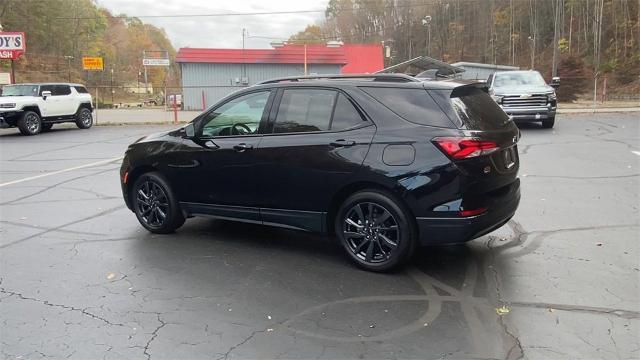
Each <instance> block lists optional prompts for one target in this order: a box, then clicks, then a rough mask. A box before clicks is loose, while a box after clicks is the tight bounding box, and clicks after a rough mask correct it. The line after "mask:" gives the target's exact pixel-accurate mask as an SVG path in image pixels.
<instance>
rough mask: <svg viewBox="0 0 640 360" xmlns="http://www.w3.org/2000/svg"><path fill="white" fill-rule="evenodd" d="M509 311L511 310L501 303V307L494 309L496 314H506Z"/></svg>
mask: <svg viewBox="0 0 640 360" xmlns="http://www.w3.org/2000/svg"><path fill="white" fill-rule="evenodd" d="M509 312H511V310H510V309H509V308H508V307H507V306H506V305H502V306H501V307H499V308H497V309H496V313H497V314H498V315H506V314H508V313H509Z"/></svg>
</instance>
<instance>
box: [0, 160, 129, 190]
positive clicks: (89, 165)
mask: <svg viewBox="0 0 640 360" xmlns="http://www.w3.org/2000/svg"><path fill="white" fill-rule="evenodd" d="M122 158H123V157H122V156H119V157H116V158H112V159H107V160H100V161H96V162H92V163H90V164H85V165H80V166H74V167H70V168H67V169H62V170H58V171H52V172H48V173H45V174H42V175H36V176H30V177H26V178H23V179H18V180H13V181H9V182H6V183H2V184H0V187H4V186H8V185H13V184H18V183H21V182H25V181H31V180H35V179H40V178H43V177H47V176H52V175H58V174H62V173H66V172H69V171H73V170H79V169H84V168H88V167H92V166H98V165H103V164H108V163H110V162H113V161H117V160H122Z"/></svg>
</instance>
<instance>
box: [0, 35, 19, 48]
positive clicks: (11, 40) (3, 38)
mask: <svg viewBox="0 0 640 360" xmlns="http://www.w3.org/2000/svg"><path fill="white" fill-rule="evenodd" d="M0 50H22V51H24V50H25V43H24V33H21V32H0Z"/></svg>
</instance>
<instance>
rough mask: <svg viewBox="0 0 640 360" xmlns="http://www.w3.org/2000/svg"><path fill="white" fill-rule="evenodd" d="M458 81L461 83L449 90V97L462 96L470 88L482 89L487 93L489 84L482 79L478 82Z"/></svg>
mask: <svg viewBox="0 0 640 360" xmlns="http://www.w3.org/2000/svg"><path fill="white" fill-rule="evenodd" d="M459 83H460V84H461V85H460V86H457V87H455V88H453V90H452V91H451V97H460V96H464V95H465V94H468V93H469V92H470V91H471V90H474V89H479V90H482V91H484V92H486V93H489V86H488V85H487V83H486V82H484V81H483V82H480V81H459Z"/></svg>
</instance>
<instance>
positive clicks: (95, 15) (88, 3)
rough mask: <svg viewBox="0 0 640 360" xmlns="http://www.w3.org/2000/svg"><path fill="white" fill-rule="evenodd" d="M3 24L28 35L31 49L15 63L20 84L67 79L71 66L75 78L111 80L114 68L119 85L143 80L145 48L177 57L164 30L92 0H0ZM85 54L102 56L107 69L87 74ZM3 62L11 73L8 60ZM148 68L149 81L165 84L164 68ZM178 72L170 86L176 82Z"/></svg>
mask: <svg viewBox="0 0 640 360" xmlns="http://www.w3.org/2000/svg"><path fill="white" fill-rule="evenodd" d="M0 24H2V27H3V31H22V32H25V34H26V43H27V52H26V54H25V56H23V57H22V59H20V60H19V61H18V62H17V75H16V77H17V80H18V81H19V82H25V81H66V80H67V78H68V76H69V69H71V80H72V81H81V82H84V83H87V82H88V83H89V84H88V85H90V86H91V85H98V84H108V83H109V82H110V81H111V78H110V76H111V69H113V70H114V77H115V80H116V82H117V85H123V84H126V83H128V82H135V81H137V79H138V78H139V75H138V72H139V71H140V69H141V67H142V63H141V57H142V50H167V51H168V52H169V54H170V57H171V60H174V58H175V49H174V48H173V46H172V45H171V42H170V41H169V39H168V38H167V36H166V34H165V32H164V30H162V29H159V28H157V27H155V26H153V25H149V24H145V23H143V22H142V21H141V20H140V19H138V18H130V17H126V16H125V15H120V14H118V15H115V14H111V13H110V12H109V11H108V10H106V9H103V8H100V7H99V6H98V5H97V4H96V2H95V1H92V0H47V1H44V0H0ZM83 56H102V57H103V58H104V63H105V71H104V72H103V73H94V74H91V76H89V77H87V74H86V72H83V71H82V70H81V68H82V57H83ZM70 57H72V58H70ZM69 61H70V63H69ZM1 63H2V64H1V65H0V66H2V69H4V71H7V69H8V66H9V64H8V63H9V62H8V61H1ZM172 63H174V62H173V61H172ZM69 65H71V66H69ZM174 66H175V65H174ZM149 69H150V71H149V81H150V82H151V83H152V84H153V86H154V87H156V88H158V87H162V86H163V85H164V81H165V74H166V71H165V69H164V68H153V69H152V68H151V67H150V68H149ZM174 70H175V68H174ZM175 74H177V72H176V71H172V72H171V75H170V76H169V79H168V82H169V84H175V83H176V75H175Z"/></svg>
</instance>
